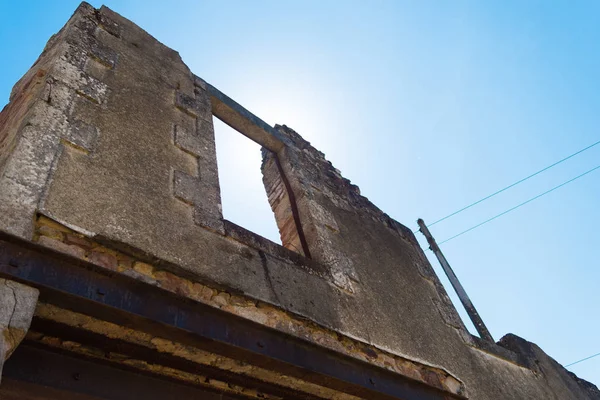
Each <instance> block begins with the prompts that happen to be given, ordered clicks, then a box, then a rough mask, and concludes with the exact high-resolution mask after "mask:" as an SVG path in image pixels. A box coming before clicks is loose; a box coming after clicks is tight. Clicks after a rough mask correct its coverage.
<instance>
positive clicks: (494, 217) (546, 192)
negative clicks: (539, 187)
mask: <svg viewBox="0 0 600 400" xmlns="http://www.w3.org/2000/svg"><path fill="white" fill-rule="evenodd" d="M598 168H600V165H598V166H597V167H595V168H592V169H590V170H588V171H586V172H584V173H583V174H581V175H577V176H576V177H575V178H573V179H569V180H568V181H566V182H563V183H561V184H560V185H558V186H555V187H553V188H552V189H550V190H547V191H545V192H544V193H542V194H538V195H537V196H535V197H532V198H530V199H529V200H526V201H524V202H522V203H521V204H518V205H516V206H514V207H513V208H509V209H508V210H506V211H504V212H501V213H500V214H497V215H495V216H493V217H492V218H489V219H486V220H485V221H483V222H481V223H479V224H477V225H475V226H472V227H470V228H469V229H467V230H464V231H462V232H461V233H459V234H456V235H454V236H452V237H450V238H448V239H446V240H443V241H441V242H440V243H438V244H440V245H441V244H444V243H447V242H449V241H451V240H452V239H456V238H457V237H459V236H462V235H464V234H465V233H467V232H471V231H472V230H473V229H477V228H479V227H480V226H482V225H485V224H487V223H488V222H491V221H493V220H495V219H496V218H499V217H501V216H503V215H506V214H508V213H509V212H511V211H514V210H516V209H517V208H519V207H522V206H524V205H525V204H527V203H531V202H532V201H534V200H536V199H539V198H540V197H542V196H545V195H547V194H548V193H550V192H553V191H555V190H556V189H558V188H561V187H563V186H565V185H566V184H568V183H571V182H573V181H575V180H577V179H579V178H581V177H583V176H585V175H587V174H589V173H590V172H593V171H595V170H597V169H598Z"/></svg>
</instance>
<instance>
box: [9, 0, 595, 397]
mask: <svg viewBox="0 0 600 400" xmlns="http://www.w3.org/2000/svg"><path fill="white" fill-rule="evenodd" d="M213 115H214V116H215V117H217V118H219V119H221V120H222V121H224V122H225V123H226V124H228V125H229V126H231V127H232V128H234V129H236V130H237V131H239V132H240V133H241V134H244V135H245V136H247V137H249V138H250V139H252V140H254V141H255V142H257V143H258V144H260V145H261V146H263V148H264V151H263V164H262V172H263V182H264V184H265V188H266V190H267V195H268V197H269V203H270V205H271V207H272V209H273V212H274V214H275V217H276V220H277V224H278V227H279V230H280V234H281V238H282V243H283V245H284V246H280V245H278V244H276V243H273V242H271V241H269V240H267V239H265V238H262V237H260V236H258V235H256V234H254V233H252V232H249V231H247V230H245V229H244V228H242V227H239V226H237V225H235V224H233V223H231V222H229V221H226V220H223V217H222V212H221V201H220V192H219V183H218V174H217V163H216V152H215V143H214V132H213V124H212V118H213ZM400 178H401V177H400ZM399 182H400V183H399V184H401V179H399ZM0 216H2V217H1V218H0V231H3V232H6V233H9V234H15V235H18V236H21V237H22V238H25V239H26V240H31V239H32V238H33V240H34V241H36V242H37V243H39V244H42V245H44V246H47V247H50V248H53V249H55V250H58V251H60V252H63V253H67V254H70V255H71V256H74V257H76V258H78V259H80V260H85V261H87V262H91V263H93V264H95V265H98V266H100V267H101V268H104V269H105V271H107V274H108V275H111V276H112V275H113V274H124V275H128V276H130V277H132V278H134V279H137V280H139V281H141V282H143V283H144V284H148V285H153V286H156V288H154V289H152V290H156V291H157V292H160V290H163V289H164V290H167V291H169V292H172V293H174V294H176V295H178V296H181V297H184V298H187V299H189V301H190V302H201V303H204V304H207V305H209V306H211V307H216V308H220V309H221V310H222V311H224V312H226V313H229V314H232V315H235V316H239V317H243V318H246V319H249V320H251V321H254V322H256V323H259V324H262V325H264V326H266V327H268V328H271V329H274V330H277V331H279V333H281V334H282V335H284V336H287V337H288V338H292V337H294V338H301V339H303V340H306V341H309V342H312V343H313V344H319V345H321V346H323V347H324V351H333V352H336V353H339V354H342V355H347V356H350V357H353V358H355V359H358V360H361V361H364V362H366V363H369V364H372V365H375V366H378V367H381V368H384V369H387V370H388V371H391V372H394V373H396V374H397V375H398V378H399V379H400V380H402V379H404V378H403V377H402V376H404V377H408V378H410V379H413V380H415V381H418V382H420V383H423V384H426V385H427V386H429V387H434V388H439V389H441V390H444V391H446V392H447V393H448V394H447V395H451V393H453V394H457V393H462V396H463V397H468V398H473V399H484V400H488V399H490V400H492V399H493V400H496V399H498V400H500V399H506V398H515V399H538V398H553V397H556V398H561V399H563V398H564V399H577V400H579V399H586V398H588V397H589V398H598V395H597V391H596V392H595V391H593V390H591V389H589V388H590V387H591V385H588V384H586V383H582V382H581V381H580V380H577V379H573V377H572V376H571V375H570V374H569V373H568V371H566V370H565V369H564V368H562V367H561V366H560V365H558V364H557V363H556V362H555V361H554V360H552V359H550V358H549V357H548V356H547V355H546V354H545V353H543V351H541V350H540V349H539V348H537V346H535V345H533V344H532V343H529V342H526V341H524V340H523V339H520V338H515V337H512V336H510V335H509V336H505V337H504V338H503V339H502V340H501V341H500V342H499V343H498V344H493V343H486V342H483V341H481V340H479V339H478V338H477V337H473V336H471V335H470V334H469V333H468V331H467V329H466V327H465V326H464V324H463V322H462V321H461V319H460V317H459V315H458V313H457V312H456V309H455V308H454V307H453V305H452V303H451V301H450V299H449V297H448V295H447V293H446V291H445V290H444V288H443V287H442V285H441V283H440V281H439V279H438V278H437V276H436V274H435V273H434V271H433V269H432V268H431V265H430V264H429V263H428V261H427V259H426V258H425V255H424V253H423V251H422V250H421V249H420V247H419V245H418V243H417V241H416V239H415V237H414V235H413V234H412V232H411V231H410V230H409V229H408V228H406V227H404V226H403V225H401V224H400V223H398V222H396V221H394V220H393V219H391V218H390V217H389V216H387V215H386V214H385V213H383V212H382V211H381V210H379V209H378V208H377V207H376V206H375V205H374V204H372V203H371V202H370V201H369V200H368V199H367V198H365V197H364V196H362V195H361V194H360V190H359V189H358V187H357V186H355V185H353V184H352V183H351V182H350V181H349V180H347V179H345V178H343V177H342V175H341V173H340V172H339V171H338V170H337V169H335V168H334V167H333V165H332V164H331V163H330V162H329V161H327V159H326V158H325V156H324V154H323V153H321V152H319V151H318V150H317V149H315V148H314V147H313V146H311V144H310V143H309V142H308V141H306V140H304V139H303V138H302V137H301V136H300V135H299V134H297V133H296V132H294V131H293V130H291V129H290V128H288V127H286V126H275V127H271V126H269V125H268V124H266V123H265V122H264V121H262V120H260V119H259V118H258V117H257V116H254V115H252V113H250V112H249V111H248V110H246V109H245V108H244V107H242V106H241V105H239V104H237V103H236V102H235V101H233V100H232V99H230V98H229V97H227V96H226V95H225V94H223V93H222V92H220V91H219V90H218V89H216V88H215V87H213V86H212V85H210V84H209V83H207V82H204V81H203V80H202V79H200V78H199V77H197V76H195V75H194V74H193V73H192V72H191V71H190V70H189V68H188V67H187V66H186V65H185V64H184V63H183V62H182V60H181V58H180V57H179V55H178V54H177V53H176V52H175V51H174V50H172V49H169V48H167V47H166V46H164V45H162V44H161V43H159V42H158V41H157V40H155V39H154V38H152V37H151V36H150V35H149V34H148V33H146V32H145V31H143V30H142V29H141V28H139V27H137V26H136V25H135V24H133V23H131V22H130V21H127V20H126V19H124V18H122V17H121V16H119V15H118V14H116V13H114V12H112V11H111V10H109V9H107V8H105V7H103V8H102V9H100V10H95V9H94V8H93V7H91V6H89V5H87V4H85V3H84V4H82V5H81V6H80V7H79V9H78V10H77V11H76V13H75V15H74V16H73V17H72V18H71V19H70V21H69V22H68V24H67V25H66V26H65V28H63V29H62V30H61V31H60V32H59V33H58V34H57V35H55V36H54V37H53V38H52V39H51V40H50V42H49V43H48V45H47V46H46V49H45V50H44V53H43V54H42V55H41V57H40V58H39V60H38V61H37V62H36V64H35V65H34V66H33V68H32V69H31V70H30V71H29V72H28V73H27V74H26V75H25V76H24V77H23V79H22V80H21V81H20V82H18V83H17V85H15V87H14V89H13V93H12V94H11V102H10V104H9V105H8V106H7V107H6V109H5V110H4V111H3V112H2V113H0ZM37 216H40V217H39V218H38V217H37ZM50 217H51V218H53V219H50ZM56 221H60V223H57V222H56ZM35 318H40V319H47V320H53V321H55V322H58V323H64V324H67V325H68V324H69V323H73V324H74V325H72V326H73V327H78V328H79V327H82V326H85V329H87V330H89V331H90V332H93V333H94V334H99V335H107V336H108V337H111V338H112V339H117V338H118V339H119V340H121V339H123V340H131V341H134V342H136V344H139V345H141V346H145V347H147V348H148V349H151V350H152V351H157V352H165V353H168V354H170V355H173V356H181V357H184V358H186V360H188V361H190V362H192V361H193V362H196V363H203V362H209V363H214V364H217V365H216V366H215V367H218V368H223V369H227V368H231V370H232V371H234V370H235V373H242V371H247V372H248V374H254V375H253V376H254V377H255V378H256V379H262V380H265V381H270V382H274V383H277V382H282V384H283V385H287V386H289V387H290V388H293V389H297V390H300V391H301V392H304V393H309V394H315V395H316V396H317V397H319V396H321V397H324V398H336V399H341V398H346V397H340V394H339V392H337V391H332V392H328V391H323V388H321V387H312V386H310V384H308V386H302V387H298V386H295V385H305V384H306V382H302V381H298V380H290V381H288V380H286V379H285V377H283V376H278V375H277V371H270V372H269V371H266V372H265V371H261V370H260V369H257V368H256V366H248V365H237V366H236V365H235V362H236V361H235V360H232V359H227V360H226V359H224V358H219V359H214V358H212V355H210V354H204V353H203V354H200V353H198V351H197V350H198V349H193V348H187V347H186V348H185V349H184V348H182V347H181V346H180V343H174V342H172V341H169V340H168V338H160V337H144V338H142V337H141V336H139V335H138V333H135V332H129V331H127V329H126V328H124V327H118V326H112V325H110V324H108V323H106V322H105V321H98V320H92V319H90V318H89V316H85V315H74V313H72V312H70V311H69V310H63V309H52V308H51V307H46V305H41V306H40V307H39V309H38V313H37V314H36V317H35ZM30 339H31V340H33V341H38V342H39V343H43V344H45V345H52V346H56V347H57V348H60V349H62V350H67V351H69V352H80V353H81V354H88V355H89V354H91V353H95V352H97V349H94V348H93V345H92V344H90V343H84V342H82V343H79V342H78V341H77V340H74V341H69V340H65V338H63V337H61V338H55V337H53V336H52V335H48V336H42V337H39V336H35V333H32V335H31V336H30ZM89 346H91V347H89ZM325 349H327V350H325ZM116 353H118V351H116V352H115V354H113V356H114V357H115V358H113V359H109V358H110V357H106V355H105V354H103V355H100V354H98V358H99V359H102V360H103V361H108V362H118V363H123V364H127V365H128V366H132V367H135V368H138V369H140V370H145V371H151V372H156V373H159V374H162V375H167V376H170V377H173V378H175V379H178V380H183V381H185V380H189V382H190V383H193V382H196V383H198V382H197V379H198V378H197V377H194V376H189V375H186V374H185V371H183V372H182V371H173V370H168V371H167V369H165V368H164V366H161V365H150V364H149V363H146V364H144V361H141V360H137V359H136V358H135V356H133V358H127V359H123V358H119V357H120V356H119V354H116ZM129 356H130V357H131V356H132V354H129ZM211 365H212V364H211ZM244 368H247V370H246V369H244ZM191 371H193V369H192V370H191ZM188 372H190V371H189V370H188ZM400 375H402V376H400ZM200 379H201V378H200ZM404 382H405V381H404ZM463 382H464V383H463ZM205 383H207V384H209V385H212V382H205ZM220 384H222V382H221V383H219V382H215V385H220ZM215 387H216V386H215ZM230 389H232V390H234V392H235V390H237V389H236V388H232V387H230ZM330 389H333V387H331V388H330ZM224 390H225V391H228V390H229V389H227V388H224ZM240 390H243V388H242V389H240ZM0 391H1V388H0ZM315 391H316V392H315ZM582 391H583V392H582ZM234 392H229V393H234ZM582 393H584V394H583V395H582ZM240 394H242V395H244V396H246V397H252V396H254V395H255V394H252V393H249V392H243V393H242V392H240ZM588 394H589V395H588ZM256 397H260V394H259V393H256ZM284 397H285V396H284Z"/></svg>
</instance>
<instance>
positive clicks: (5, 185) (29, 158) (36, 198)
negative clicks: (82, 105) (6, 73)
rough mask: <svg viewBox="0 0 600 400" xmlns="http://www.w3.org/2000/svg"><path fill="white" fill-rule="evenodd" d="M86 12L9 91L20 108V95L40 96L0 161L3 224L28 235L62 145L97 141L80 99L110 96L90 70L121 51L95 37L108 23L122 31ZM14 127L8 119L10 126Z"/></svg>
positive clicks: (89, 145) (111, 62) (86, 147)
mask: <svg viewBox="0 0 600 400" xmlns="http://www.w3.org/2000/svg"><path fill="white" fill-rule="evenodd" d="M86 11H87V13H88V15H87V18H85V19H75V20H74V21H72V22H71V23H70V24H68V25H67V26H66V27H65V28H63V30H62V31H61V32H60V33H59V34H57V35H55V36H54V37H53V38H52V39H51V40H50V41H49V42H48V44H47V45H46V48H45V49H44V52H43V53H42V56H41V57H40V59H39V60H38V61H37V62H36V65H35V66H37V67H38V68H37V72H36V73H35V74H33V73H31V72H30V73H29V74H28V75H25V76H24V77H23V78H22V79H21V80H20V81H19V82H18V83H17V84H16V85H15V87H14V88H13V91H12V93H11V96H10V100H11V104H10V105H9V107H10V106H13V104H14V105H15V106H16V107H19V105H20V102H19V99H20V98H31V97H32V96H34V97H37V99H38V100H37V101H34V104H33V106H32V107H31V109H30V110H26V113H27V115H31V117H30V118H25V119H24V121H25V122H24V128H23V133H22V136H21V137H20V139H19V140H18V143H17V144H16V147H15V148H14V149H12V155H11V157H9V158H8V159H5V162H6V164H5V165H2V164H0V172H1V175H0V215H3V216H4V218H2V219H1V220H0V227H1V228H4V229H8V230H9V231H11V232H13V233H15V234H18V235H20V236H22V237H25V238H28V237H31V233H32V224H31V219H30V218H27V215H28V214H29V215H32V214H31V213H35V209H37V208H42V206H41V204H40V201H41V200H42V198H43V193H44V189H45V187H46V186H47V185H48V180H49V179H51V176H52V171H53V168H54V166H55V165H56V163H57V162H58V158H59V157H60V155H61V153H62V151H63V146H64V145H67V146H68V147H72V148H74V149H77V150H81V151H84V152H85V153H90V152H92V151H94V148H95V144H96V142H97V140H98V136H99V132H98V129H97V128H96V127H94V126H92V125H90V124H89V123H87V122H86V121H82V120H78V119H76V118H75V117H74V109H75V108H76V107H77V104H78V102H79V101H90V102H92V103H94V104H96V105H98V106H99V107H102V106H103V104H105V103H106V101H108V94H109V89H108V87H107V86H106V85H105V84H104V83H102V82H101V81H99V80H98V79H96V78H94V77H92V76H91V75H90V74H88V73H87V72H86V71H85V70H86V65H87V64H88V63H89V62H90V61H91V62H97V63H99V64H100V65H102V66H104V67H105V68H110V69H112V68H114V67H115V66H116V64H117V58H118V57H117V55H116V54H115V53H114V52H112V51H111V50H110V49H107V48H106V47H104V46H103V45H101V44H99V43H98V41H97V40H96V39H95V36H96V30H97V29H98V28H106V27H109V29H107V31H109V33H111V34H116V35H118V33H117V32H118V25H117V24H116V23H115V22H114V21H110V20H109V19H108V18H106V17H103V19H104V22H103V23H100V20H99V16H98V15H97V14H96V13H95V10H94V9H93V8H92V7H89V8H88V10H86ZM59 36H65V37H66V40H64V41H63V40H58V39H59ZM35 66H34V67H35ZM33 69H34V68H32V70H33ZM14 112H16V113H19V112H23V111H21V110H14ZM9 128H10V125H9V124H7V126H6V127H5V129H7V130H8V129H9ZM5 135H6V136H5V139H4V140H6V141H10V140H11V138H10V137H9V135H7V134H5ZM1 139H2V135H0V151H2V150H4V151H7V150H8V149H6V148H5V149H2V147H9V146H10V144H8V143H2V140H1ZM12 140H15V139H14V138H12ZM2 157H6V154H2ZM0 161H2V159H1V158H0ZM17 210H18V212H16V211H17Z"/></svg>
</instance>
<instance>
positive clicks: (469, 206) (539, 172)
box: [428, 140, 600, 226]
mask: <svg viewBox="0 0 600 400" xmlns="http://www.w3.org/2000/svg"><path fill="white" fill-rule="evenodd" d="M598 144H600V140H599V141H597V142H596V143H592V144H591V145H589V146H587V147H585V148H583V149H581V150H579V151H576V152H575V153H573V154H571V155H569V156H567V157H565V158H563V159H562V160H559V161H557V162H555V163H554V164H550V165H548V166H547V167H545V168H542V169H540V170H539V171H537V172H535V173H533V174H531V175H529V176H526V177H525V178H523V179H521V180H518V181H516V182H515V183H513V184H510V185H508V186H506V187H504V188H502V189H500V190H498V191H496V192H494V193H492V194H490V195H488V196H486V197H484V198H482V199H480V200H477V201H476V202H474V203H471V204H469V205H468V206H466V207H463V208H461V209H460V210H457V211H455V212H453V213H452V214H449V215H447V216H445V217H444V218H440V219H438V220H437V221H435V222H432V223H431V224H428V225H429V226H433V225H435V224H437V223H438V222H442V221H444V220H446V219H448V218H450V217H453V216H455V215H456V214H459V213H461V212H463V211H465V210H468V209H469V208H471V207H473V206H476V205H477V204H479V203H481V202H483V201H485V200H487V199H490V198H492V197H494V196H496V195H497V194H500V193H502V192H504V191H505V190H508V189H510V188H512V187H514V186H517V185H518V184H520V183H523V182H525V181H526V180H528V179H531V178H533V177H534V176H536V175H539V174H541V173H542V172H544V171H547V170H549V169H550V168H552V167H555V166H557V165H558V164H560V163H562V162H564V161H567V160H568V159H570V158H572V157H575V156H576V155H578V154H581V153H583V152H584V151H586V150H589V149H591V148H592V147H594V146H597V145H598Z"/></svg>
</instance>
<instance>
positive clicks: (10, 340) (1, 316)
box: [0, 279, 39, 379]
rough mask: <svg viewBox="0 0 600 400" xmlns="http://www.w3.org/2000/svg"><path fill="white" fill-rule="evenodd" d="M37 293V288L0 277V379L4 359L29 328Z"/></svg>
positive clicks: (9, 354)
mask: <svg viewBox="0 0 600 400" xmlns="http://www.w3.org/2000/svg"><path fill="white" fill-rule="evenodd" d="M38 295H39V291H38V290H37V289H34V288H32V287H29V286H26V285H23V284H21V283H18V282H14V281H10V280H7V279H0V379H1V378H2V368H3V365H4V361H6V360H7V359H8V358H9V357H10V356H11V354H12V353H13V352H14V351H15V349H16V348H17V346H18V345H19V343H21V341H22V340H23V338H25V335H26V334H27V331H28V330H29V326H30V324H31V319H32V318H33V313H34V310H35V307H36V304H37V299H38Z"/></svg>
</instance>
